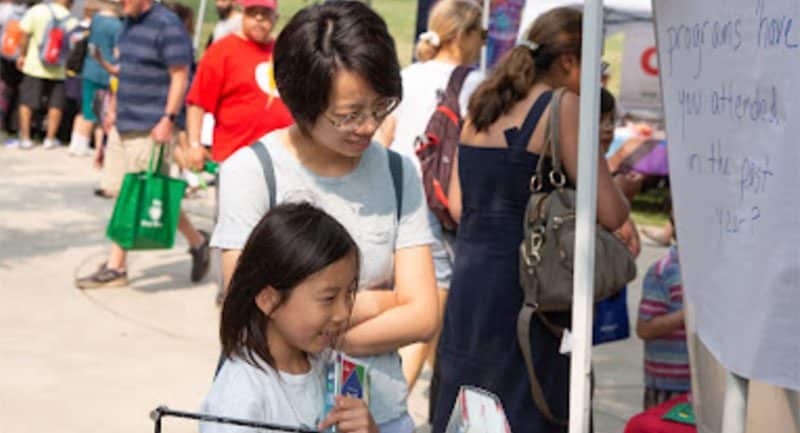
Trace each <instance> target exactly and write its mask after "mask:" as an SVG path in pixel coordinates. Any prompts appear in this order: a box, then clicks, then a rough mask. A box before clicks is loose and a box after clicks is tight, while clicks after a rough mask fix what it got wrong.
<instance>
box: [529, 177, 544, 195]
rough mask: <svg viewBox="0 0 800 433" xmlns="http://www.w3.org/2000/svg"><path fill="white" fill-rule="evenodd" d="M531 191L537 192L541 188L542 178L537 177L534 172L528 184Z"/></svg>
mask: <svg viewBox="0 0 800 433" xmlns="http://www.w3.org/2000/svg"><path fill="white" fill-rule="evenodd" d="M530 189H531V192H539V191H541V190H542V179H541V178H539V175H538V174H534V175H533V177H531V184H530Z"/></svg>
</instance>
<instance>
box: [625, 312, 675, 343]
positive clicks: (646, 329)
mask: <svg viewBox="0 0 800 433" xmlns="http://www.w3.org/2000/svg"><path fill="white" fill-rule="evenodd" d="M684 318H685V314H684V312H683V310H680V311H675V312H674V313H669V314H664V315H662V316H656V317H653V318H652V319H650V320H643V319H639V320H637V321H636V335H638V336H639V338H641V339H642V340H645V341H647V340H652V339H655V338H659V337H663V336H665V335H669V334H671V333H672V332H674V331H676V330H678V329H681V328H683V327H684Z"/></svg>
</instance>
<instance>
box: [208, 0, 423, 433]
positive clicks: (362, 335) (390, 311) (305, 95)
mask: <svg viewBox="0 0 800 433" xmlns="http://www.w3.org/2000/svg"><path fill="white" fill-rule="evenodd" d="M273 59H274V68H275V82H276V84H277V88H278V91H279V93H280V96H281V99H282V100H283V102H284V103H285V104H286V106H287V107H288V108H289V111H290V112H291V114H292V116H293V118H294V119H295V121H296V124H295V125H293V126H291V127H289V128H286V129H281V130H277V131H273V132H271V133H269V134H267V135H265V136H264V137H262V138H261V139H260V140H259V142H258V143H255V144H254V145H252V146H249V147H246V148H243V149H241V150H239V151H237V152H236V153H235V154H233V155H232V156H231V157H230V158H228V159H227V160H226V161H225V162H224V163H223V164H222V167H221V173H220V176H221V178H220V196H219V200H220V214H219V222H218V224H217V226H216V228H215V231H214V235H213V245H215V246H217V247H219V248H222V249H223V268H224V275H225V277H226V281H227V280H228V279H229V276H230V275H231V273H232V271H233V269H234V268H235V266H236V260H237V258H238V256H239V254H240V252H241V250H242V248H243V245H244V242H245V240H246V239H247V237H248V235H249V234H250V231H251V230H252V228H253V227H254V226H255V224H256V223H257V222H258V221H259V219H260V218H261V217H262V216H263V215H264V213H265V212H266V211H267V210H268V209H269V207H270V206H271V205H274V204H278V203H282V202H290V201H307V202H311V203H312V204H315V205H317V206H319V207H321V208H322V209H323V210H325V211H326V212H327V213H329V214H330V215H332V216H333V217H334V218H336V219H337V220H338V221H339V222H340V223H341V224H342V225H344V227H345V228H347V230H348V231H349V232H350V234H351V235H352V236H353V238H354V239H355V241H356V243H357V244H358V246H359V249H360V250H361V252H362V257H363V259H362V262H361V264H360V278H359V282H360V284H359V293H358V295H357V297H356V302H355V305H354V309H353V313H352V316H351V323H350V327H349V330H348V331H347V333H346V334H345V336H344V339H342V341H341V343H340V344H341V346H340V349H341V350H343V351H344V352H345V353H347V354H349V355H351V356H356V357H361V358H362V360H363V361H364V362H365V363H367V364H368V365H369V367H370V373H369V380H370V391H369V408H370V412H371V413H372V415H373V417H374V419H375V421H376V423H377V424H378V427H379V429H380V431H381V432H382V433H394V432H398V433H410V432H412V431H413V430H414V423H413V421H412V420H411V418H410V416H409V414H408V409H407V406H406V398H407V394H408V391H407V386H406V381H405V378H404V377H403V372H402V368H401V366H400V357H399V356H398V354H397V349H398V348H399V347H402V346H405V345H408V344H411V343H415V342H419V341H426V340H429V339H430V338H431V337H433V335H434V333H435V332H436V328H437V326H438V320H437V311H438V305H437V302H438V300H437V297H436V282H435V278H434V270H433V260H432V258H431V250H430V244H431V243H432V242H433V237H432V235H431V231H430V227H429V223H428V214H427V212H428V211H427V207H426V205H425V199H424V197H423V191H422V187H421V183H420V180H419V176H418V174H417V172H416V170H415V169H414V166H413V164H412V163H411V161H409V160H408V159H407V158H402V157H400V156H397V158H398V159H392V158H390V156H389V151H388V150H387V149H386V148H384V147H383V146H381V145H380V144H378V143H377V142H374V141H373V135H374V134H375V131H376V130H377V129H378V127H379V126H380V125H381V123H382V122H383V121H384V119H385V118H386V117H387V116H388V115H389V114H390V113H391V112H392V111H393V110H394V109H395V108H396V107H397V105H398V103H399V102H400V97H401V95H402V83H401V79H400V66H399V64H398V61H397V54H396V51H395V46H394V41H393V40H392V38H391V36H390V35H389V33H388V31H387V28H386V24H385V23H384V21H383V20H382V19H381V18H380V17H379V16H378V15H377V14H376V13H375V12H373V11H372V10H371V9H370V8H369V7H367V6H365V5H364V4H363V3H361V2H357V1H341V2H328V3H323V4H317V5H313V6H309V7H307V8H305V9H302V10H301V11H300V12H298V13H297V14H296V15H295V16H294V17H293V18H292V19H291V20H290V22H289V23H288V24H287V25H286V27H285V28H284V29H283V31H282V32H281V34H280V36H279V37H278V39H277V41H276V44H275V51H274V57H273ZM390 161H393V162H400V165H399V166H398V165H397V164H396V163H390ZM271 194H272V195H274V196H273V197H270V195H271ZM320 303H321V305H320V308H325V305H324V300H320ZM311 427H315V426H311Z"/></svg>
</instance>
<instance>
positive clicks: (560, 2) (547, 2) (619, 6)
mask: <svg viewBox="0 0 800 433" xmlns="http://www.w3.org/2000/svg"><path fill="white" fill-rule="evenodd" d="M583 4H584V2H583V1H581V0H535V1H531V0H529V1H526V2H525V8H524V9H523V11H522V19H521V20H520V23H521V25H520V29H519V35H522V34H523V32H525V31H526V30H527V29H528V26H530V25H531V23H533V20H535V19H536V17H538V16H539V15H541V14H542V13H544V12H546V11H548V10H550V9H553V8H556V7H561V6H573V7H583ZM603 15H604V17H603V23H604V26H605V30H606V35H610V34H613V33H616V32H618V31H621V30H622V28H621V27H622V26H624V25H625V24H630V23H635V22H650V21H652V20H653V5H652V4H651V3H650V1H649V0H607V1H605V2H603Z"/></svg>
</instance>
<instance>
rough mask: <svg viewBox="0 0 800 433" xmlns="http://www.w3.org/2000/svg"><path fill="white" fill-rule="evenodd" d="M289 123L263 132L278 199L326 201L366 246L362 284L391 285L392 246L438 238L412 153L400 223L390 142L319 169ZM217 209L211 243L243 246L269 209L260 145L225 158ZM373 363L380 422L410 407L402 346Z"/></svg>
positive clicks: (373, 403) (374, 404)
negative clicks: (296, 144) (332, 169)
mask: <svg viewBox="0 0 800 433" xmlns="http://www.w3.org/2000/svg"><path fill="white" fill-rule="evenodd" d="M282 134H285V130H279V131H275V132H271V133H269V134H267V135H266V136H264V137H262V138H261V140H260V141H261V143H259V144H258V145H259V146H265V147H266V149H267V151H268V152H269V154H270V157H271V158H272V164H273V167H274V171H275V183H276V185H275V195H276V196H277V197H276V200H275V203H282V202H292V201H308V202H310V203H312V204H314V205H316V206H319V207H320V208H322V209H324V210H325V211H326V212H328V213H329V214H330V215H332V216H333V217H334V218H336V219H337V220H338V221H339V222H340V223H342V225H343V226H344V227H345V228H346V229H347V230H348V231H349V232H350V234H351V236H353V239H355V241H356V243H357V244H358V247H359V248H360V249H361V257H362V262H361V275H360V284H359V289H360V290H369V289H386V288H390V287H391V286H392V283H393V280H394V279H393V276H394V252H395V251H396V250H399V249H402V248H409V247H415V246H420V245H429V244H431V243H433V235H432V234H431V230H430V226H429V222H428V207H427V204H426V203H425V200H424V192H423V191H422V183H421V181H420V179H419V176H418V174H417V171H416V170H415V169H414V166H413V165H412V163H411V161H410V160H408V158H405V157H404V158H403V202H402V215H401V217H400V221H399V224H398V221H397V214H396V197H395V192H394V184H393V182H392V176H391V172H390V170H389V163H388V157H387V154H386V152H387V151H386V149H385V148H384V147H383V146H381V145H380V144H378V143H372V144H371V145H370V147H369V148H367V150H366V151H365V152H364V153H363V155H362V156H361V160H360V161H359V164H358V166H357V167H356V168H355V170H353V172H351V173H349V174H347V175H345V176H341V177H322V176H318V175H316V174H314V173H312V172H311V171H310V170H308V169H306V168H305V167H304V166H303V165H302V164H301V163H300V162H299V161H298V160H297V158H295V156H294V155H292V154H291V153H290V152H289V150H288V149H287V148H286V147H285V145H284V144H283V143H282V142H281V140H280V137H281V136H282ZM219 188H220V193H219V217H218V221H217V225H216V227H215V229H214V234H213V235H212V237H211V245H212V246H214V247H218V248H223V249H238V250H240V249H242V248H244V244H245V242H246V241H247V238H248V236H249V235H250V232H251V231H252V229H253V227H255V225H256V224H257V223H258V221H259V220H260V219H261V217H262V216H263V215H264V214H265V213H266V212H267V211H268V210H269V197H268V194H269V193H268V190H267V186H266V181H265V179H264V173H263V169H262V167H261V163H260V162H259V160H258V157H257V156H256V154H255V152H254V151H253V150H252V149H250V148H242V149H240V150H238V151H237V152H236V153H234V154H233V155H232V156H230V157H229V158H228V159H226V160H225V162H224V163H223V164H222V167H221V169H220V182H219ZM366 362H368V363H371V366H372V369H371V373H370V381H371V398H370V411H371V413H372V416H373V417H374V418H375V421H376V422H377V423H379V424H381V423H384V422H387V421H391V420H393V419H396V418H398V417H400V416H402V415H404V414H405V413H406V411H407V408H406V402H405V400H406V395H407V393H408V391H407V388H406V382H405V379H404V377H403V372H402V369H401V367H400V358H399V356H398V355H397V352H396V351H395V352H392V353H388V354H384V355H379V356H374V357H371V358H369V359H367V360H366Z"/></svg>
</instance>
